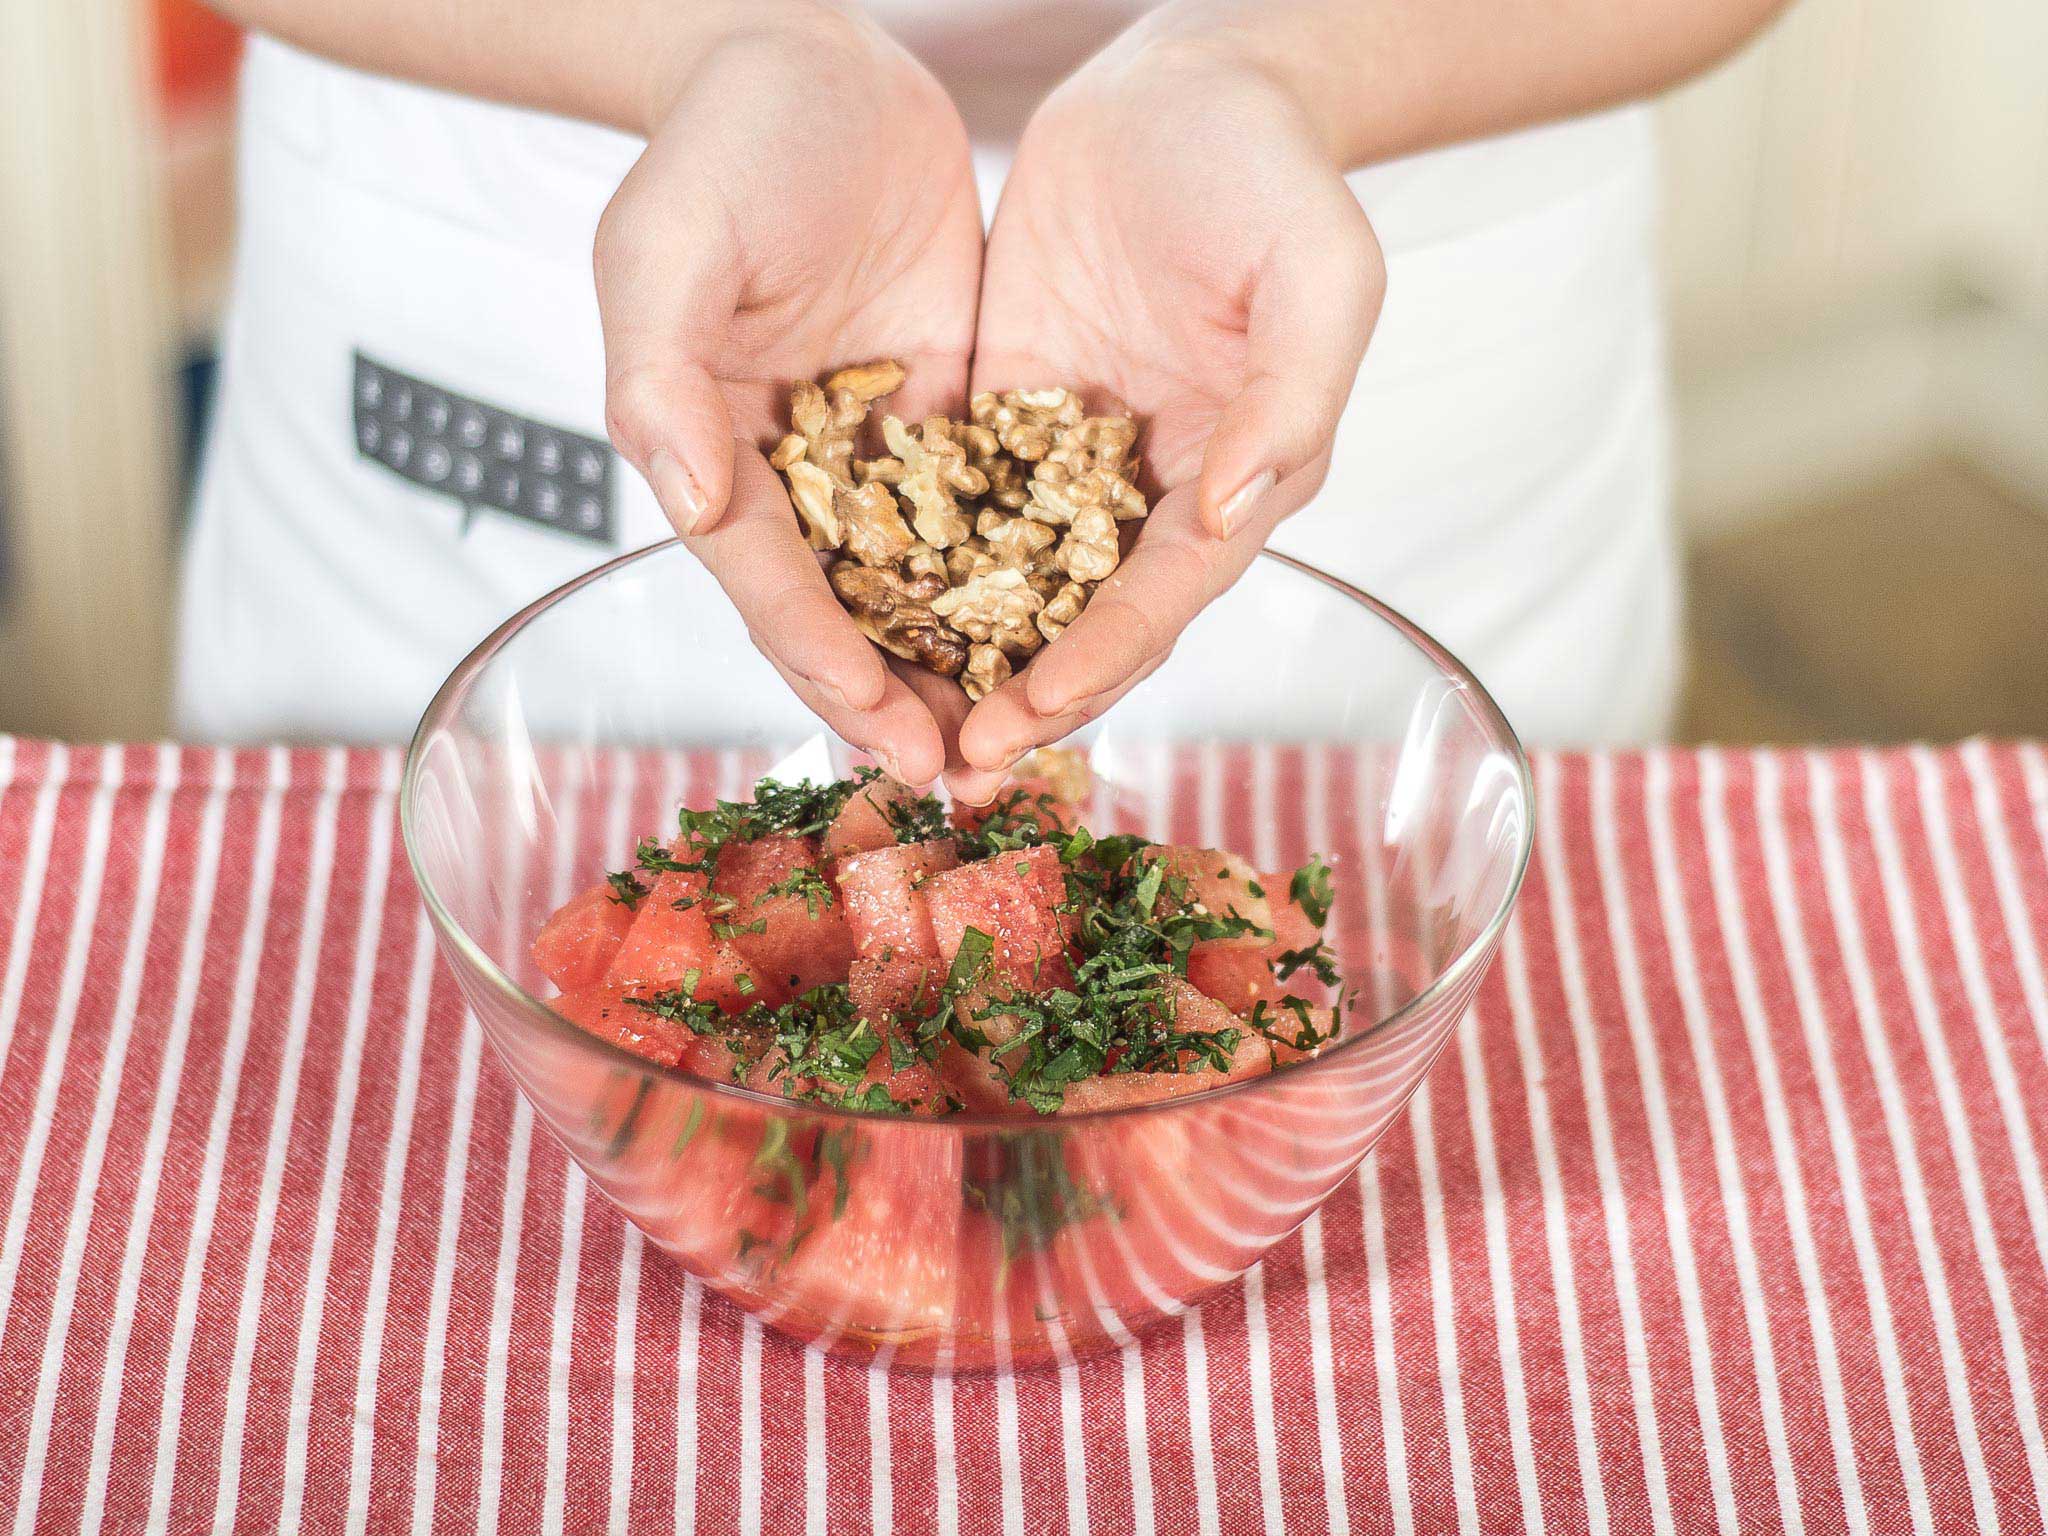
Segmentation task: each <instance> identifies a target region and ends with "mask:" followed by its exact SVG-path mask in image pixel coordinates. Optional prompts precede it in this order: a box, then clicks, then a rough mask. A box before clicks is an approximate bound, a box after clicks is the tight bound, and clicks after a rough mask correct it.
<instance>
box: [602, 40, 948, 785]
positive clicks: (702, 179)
mask: <svg viewBox="0 0 2048 1536" xmlns="http://www.w3.org/2000/svg"><path fill="white" fill-rule="evenodd" d="M654 73H655V79H656V81H657V83H656V85H655V86H653V87H652V88H651V95H652V97H653V99H652V101H651V104H650V107H649V110H648V112H647V114H646V115H647V118H648V122H649V134H648V144H647V149H646V152H645V153H644V154H643V155H642V156H641V157H640V159H639V161H638V163H637V164H636V165H635V166H634V167H633V169H632V171H631V172H630V173H629V174H628V175H627V177H626V178H625V180H624V182H623V183H621V185H620V187H619V189H618V192H617V194H616V195H615V196H614V197H613V199H612V201H611V204H610V206H609V207H608V208H607V209H606V211H605V214H604V218H603V220H602V221H601V223H600V225H599V228H598V233H597V246H596V253H595V260H596V273H597V296H598V305H599V309H600V312H601V315H602V318H603V325H604V345H605V371H606V384H605V408H606V419H607V425H608V428H609V430H610V433H611V436H612V440H613V442H614V443H615V444H616V445H617V447H618V449H619V452H620V453H621V454H622V455H623V456H624V457H625V458H626V459H627V460H628V461H630V462H631V463H632V464H633V465H634V466H635V467H636V468H637V469H639V470H640V472H641V473H642V474H643V475H645V476H646V477H647V479H648V482H649V483H650V484H651V485H652V487H653V488H654V492H655V495H656V497H657V498H658V499H659V500H660V502H661V506H662V510H663V511H664V512H665V513H666V514H667V516H668V519H669V521H670V522H671V523H673V524H674V526H675V529H676V531H677V533H679V534H680V535H682V537H683V540H684V542H685V543H686V544H687V545H688V546H689V547H690V549H691V550H692V551H693V552H694V553H695V554H696V555H697V557H698V558H699V559H701V560H702V561H703V562H704V564H705V565H706V566H707V567H708V568H709V569H710V571H711V573H712V574H713V575H714V576H715V577H716V578H717V580H718V582H719V584H720V586H722V587H723V588H724V589H725V592H726V594H727V596H728V597H730V598H731V600H732V602H733V604H734V606H735V607H736V608H737V609H738V610H739V613H740V615H741V617H742V618H743V619H744V620H745V621H746V624H747V628H748V631H749V633H750V634H751V635H752V637H753V640H754V643H755V644H756V645H757V646H758V647H759V648H760V649H761V651H762V652H763V653H764V654H765V655H766V656H767V657H768V659H769V660H770V661H771V662H772V663H773V664H774V665H775V668H776V670H777V671H778V672H780V673H781V674H782V676H783V678H784V679H785V680H786V681H787V682H788V683H789V685H790V686H791V687H792V688H793V689H794V690H795V691H796V692H797V694H798V696H799V697H801V698H802V699H803V701H804V702H805V703H806V704H807V705H809V706H810V708H811V709H813V710H814V711H815V712H816V713H817V714H818V715H819V716H821V717H822V718H823V719H824V720H825V722H826V723H827V724H828V725H830V726H831V727H832V728H833V729H834V730H835V731H837V732H838V733H839V734H840V735H841V736H843V737H845V738H846V740H848V741H849V742H852V743H853V744H854V745H855V746H860V747H866V748H868V749H869V750H871V751H873V752H874V753H875V754H876V755H877V756H878V757H880V758H881V759H882V760H883V762H884V764H885V765H886V766H887V767H888V768H889V769H890V771H891V772H893V773H894V774H895V775H896V776H897V777H899V778H901V779H904V780H906V781H908V782H911V783H927V782H929V781H930V780H932V779H934V778H936V777H937V776H938V774H939V771H940V769H941V767H942V766H943V765H944V762H945V751H946V747H947V744H948V742H949V741H950V740H951V738H952V737H953V735H954V733H955V732H956V730H957V727H958V724H959V720H960V717H961V716H962V715H963V714H964V713H965V709H966V701H965V698H964V697H963V696H961V695H960V692H959V689H958V688H957V687H955V686H954V685H953V684H951V683H944V685H943V686H934V685H935V684H939V683H941V682H942V681H943V680H940V679H936V678H933V679H925V678H922V677H918V678H909V679H907V676H906V675H899V674H898V673H897V672H896V671H894V670H892V669H891V668H890V667H888V666H887V665H885V664H884V661H883V659H882V657H881V655H880V654H879V653H878V652H877V651H876V649H875V648H874V647H873V646H872V645H870V644H869V643H868V641H867V640H866V639H865V638H863V637H862V635H861V634H860V632H859V631H858V630H857V629H855V628H854V626H853V623H852V621H851V620H850V619H849V618H848V617H847V615H846V613H845V612H844V611H843V610H842V609H841V608H840V606H839V604H838V602H837V600H836V599H835V598H834V597H833V594H832V591H831V588H830V587H829V586H828V585H827V583H826V580H825V577H824V574H823V572H822V571H821V569H820V567H819V564H818V561H817V558H816V556H815V555H814V554H813V553H812V552H811V550H810V549H809V547H808V546H807V545H806V543H805V540H804V537H803V533H802V531H801V529H800V528H799V526H798V524H797V521H796V518H795V517H794V515H793V514H792V512H791V509H790V503H789V498H788V495H787V494H786V493H785V491H784V490H783V488H782V484H781V482H780V481H779V480H778V479H777V477H776V475H775V473H774V471H773V470H771V469H770V468H769V467H768V464H767V463H766V461H765V460H764V459H763V457H762V453H761V445H763V444H765V443H772V442H773V441H774V440H775V439H776V438H777V437H779V436H780V435H781V434H782V432H783V431H785V430H786V429H787V427H786V424H787V419H788V418H787V410H788V393H789V382H790V380H792V379H805V378H815V377H818V376H820V375H822V374H824V373H826V372H829V371H831V370H833V369H835V368H838V367H841V366H843V365H846V364H850V363H859V362H866V361H869V360H872V359H876V358H883V357H892V358H896V359H898V360H900V361H901V362H902V363H903V364H904V366H905V367H906V369H907V370H908V380H907V382H906V383H905V385H904V387H903V389H902V390H901V392H900V393H899V394H898V395H897V397H896V399H895V401H894V402H893V408H894V409H895V410H896V411H898V412H899V413H900V414H903V415H905V416H907V417H908V418H910V419H912V420H915V419H916V418H917V417H919V416H921V415H923V414H925V413H926V412H928V411H931V410H935V409H939V408H942V407H944V406H947V405H950V404H952V403H954V402H956V401H957V400H958V399H959V398H961V396H962V394H963V392H964V390H965V386H966V382H967V360H968V355H969V352H970V349H971V346H972V340H973V332H974V309H975V295H976V288H977V284H978V282H979V279H980V272H981V254H982V243H981V234H982V229H981V215H980V208H979V204H978V202H977V200H976V195H975V189H974V178H973V173H972V170H971V166H970V161H969V157H968V146H967V136H966V133H965V131H964V130H963V128H962V127H961V123H960V119H959V115H958V113H957V112H956V111H955V110H954V107H953V104H952V102H951V101H950V100H949V99H948V98H947V96H946V94H945V92H944V91H943V90H942V89H941V88H940V86H939V85H938V84H937V82H935V81H934V80H933V79H932V78H931V77H930V76H929V75H928V74H927V73H926V72H925V71H924V70H923V69H922V68H921V67H920V66H919V65H918V64H917V63H916V62H915V61H914V60H912V59H911V58H910V56H909V55H908V54H906V53H904V52H903V51H902V50H901V49H900V48H899V47H897V46H896V45H895V44H894V43H893V42H891V41H890V40H889V39H888V38H887V37H886V36H885V35H884V34H883V33H882V32H881V30H880V29H879V28H877V27H875V26H873V25H872V24H871V23H868V22H866V21H865V20H863V19H861V18H860V17H858V16H857V15H851V14H846V13H841V12H839V11H837V10H833V9H829V8H826V7H824V6H812V5H806V4H797V3H788V0H763V3H762V4H761V6H760V7H759V10H758V14H757V15H756V16H755V17H754V18H753V20H752V21H750V22H749V24H748V26H747V28H746V29H745V30H744V31H735V32H732V33H729V34H727V35H724V36H722V37H720V38H719V39H718V40H717V41H716V42H714V43H713V44H711V45H710V46H708V47H695V48H693V49H692V50H690V52H689V53H688V55H687V57H685V58H683V59H680V60H678V61H677V63H676V65H675V67H674V69H673V71H672V73H671V75H670V76H669V77H664V76H663V75H662V74H661V72H660V71H658V70H657V71H655V72H654Z"/></svg>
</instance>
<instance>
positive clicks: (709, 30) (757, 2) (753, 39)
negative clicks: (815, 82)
mask: <svg viewBox="0 0 2048 1536" xmlns="http://www.w3.org/2000/svg"><path fill="white" fill-rule="evenodd" d="M651 14H652V25H651V26H650V28H649V29H648V32H647V35H646V37H645V39H644V42H643V45H642V46H641V47H640V48H639V49H638V50H637V54H638V56H637V58H635V59H634V60H633V61H632V62H633V64H634V65H635V66H636V71H635V73H636V74H637V85H636V87H635V88H634V89H632V90H630V91H628V92H627V93H626V101H625V103H624V108H625V110H624V112H623V114H622V116H623V118H624V120H623V121H622V122H621V123H620V126H621V127H625V128H627V129H629V130H631V131H633V132H635V133H638V134H640V135H642V136H643V137H648V136H652V134H653V132H654V130H655V129H656V128H658V127H659V126H660V125H661V124H662V122H663V121H665V120H666V119H667V118H668V116H669V114H670V113H671V112H672V111H673V110H674V109H675V106H676V104H677V102H679V101H680V100H681V99H682V97H683V96H684V95H685V93H687V92H688V91H689V89H690V88H691V85H692V83H693V82H694V81H696V80H697V79H698V78H699V77H700V76H701V75H702V73H703V72H704V70H705V69H706V67H707V66H709V65H710V64H711V63H712V62H713V61H714V60H719V59H722V58H726V57H728V56H732V55H736V54H737V55H744V54H746V53H748V52H750V51H754V50H759V51H760V52H761V54H762V56H763V57H764V58H769V59H772V60H774V61H775V62H776V63H777V64H778V65H779V66H780V67H782V68H784V69H789V68H791V67H792V66H795V67H798V68H801V69H802V70H803V71H805V72H807V73H812V74H815V75H817V76H818V77H819V78H832V77H844V76H845V75H847V74H848V73H850V72H852V71H854V70H858V69H860V68H862V67H863V66H865V65H868V64H870V63H872V62H873V61H874V60H875V59H876V58H877V57H878V55H879V53H880V51H881V49H882V48H884V47H886V46H887V39H886V37H885V36H884V34H882V33H881V32H880V29H879V28H877V27H876V26H875V25H874V23H873V22H871V21H870V20H868V19H867V18H866V17H865V16H863V15H861V14H860V13H859V12H858V11H856V10H854V9H853V8H851V7H850V6H849V5H846V4H841V3H838V0H717V3H712V4H706V5H701V6H697V7H694V8H693V9H692V10H691V11H690V12H689V14H688V19H687V20H684V21H681V22H678V20H677V18H676V13H675V10H674V8H673V7H671V6H669V5H666V4H661V3H657V4H654V5H653V6H652V7H651Z"/></svg>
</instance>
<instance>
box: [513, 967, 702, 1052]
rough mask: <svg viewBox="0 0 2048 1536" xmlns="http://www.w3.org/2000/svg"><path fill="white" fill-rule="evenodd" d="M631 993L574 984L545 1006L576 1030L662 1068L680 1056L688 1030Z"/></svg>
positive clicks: (685, 1042) (688, 1036)
mask: <svg viewBox="0 0 2048 1536" xmlns="http://www.w3.org/2000/svg"><path fill="white" fill-rule="evenodd" d="M634 995H635V994H634V993H632V992H631V991H629V990H628V989H627V988H624V987H607V986H594V987H578V988H576V989H575V990H574V991H571V992H564V993H563V994H562V995H561V996H560V997H557V998H551V999H550V1000H549V1002H548V1006H549V1007H550V1008H552V1009H554V1010H555V1012H556V1013H559V1014H560V1015H561V1016H562V1017H563V1018H565V1019H567V1020H568V1021H569V1022H570V1023H571V1024H574V1025H575V1026H576V1027H577V1028H578V1029H581V1030H584V1031H586V1032H588V1033H589V1034H593V1035H595V1036H597V1038H598V1039H600V1040H603V1041H606V1042H607V1043H609V1044H611V1045H616V1046H617V1047H618V1048H619V1049H620V1050H622V1051H631V1052H632V1053H633V1054H634V1055H635V1056H640V1057H644V1058H645V1059H646V1060H648V1061H652V1062H655V1063H657V1064H659V1065H661V1066H664V1067H672V1066H674V1065H676V1063H678V1062H680V1061H681V1060H682V1059H683V1051H684V1049H685V1047H686V1046H687V1045H688V1044H689V1038H690V1031H689V1029H688V1028H686V1027H685V1026H684V1025H682V1024H680V1023H678V1022H677V1021H676V1020H674V1019H664V1018H662V1017H661V1016H660V1015H659V1014H656V1013H650V1012H648V1011H647V1010H646V1009H644V1008H636V1007H634V1006H633V1005H632V1004H631V1003H630V1002H628V1001H627V998H629V997H631V996H634Z"/></svg>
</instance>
